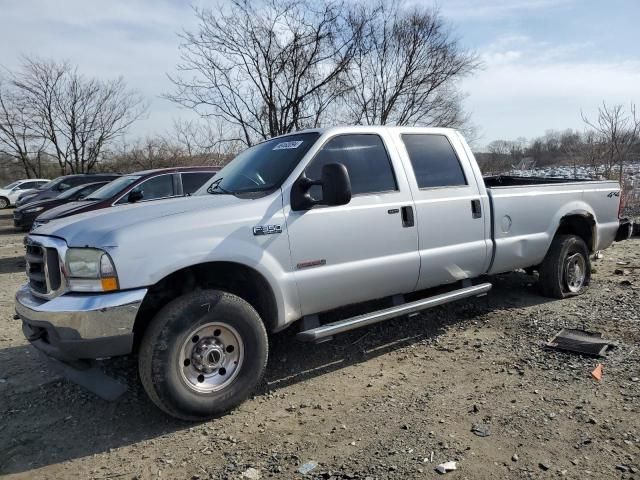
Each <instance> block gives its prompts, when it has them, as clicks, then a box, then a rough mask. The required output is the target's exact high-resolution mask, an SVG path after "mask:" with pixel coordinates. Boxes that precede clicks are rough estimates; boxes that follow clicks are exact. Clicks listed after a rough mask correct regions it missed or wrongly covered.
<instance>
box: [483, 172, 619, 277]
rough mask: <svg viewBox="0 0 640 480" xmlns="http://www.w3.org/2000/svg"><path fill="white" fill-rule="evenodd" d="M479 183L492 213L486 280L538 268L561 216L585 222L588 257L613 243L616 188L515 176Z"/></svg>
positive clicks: (589, 182)
mask: <svg viewBox="0 0 640 480" xmlns="http://www.w3.org/2000/svg"><path fill="white" fill-rule="evenodd" d="M484 182H485V186H486V187H487V195H488V197H489V202H490V207H491V213H492V215H491V237H492V240H493V249H494V251H493V257H492V262H491V266H490V267H489V273H491V274H495V273H502V272H507V271H510V270H513V269H514V268H525V267H529V266H534V265H538V264H539V263H540V262H541V261H542V259H543V258H544V256H545V254H546V252H547V250H548V248H549V245H550V244H551V240H552V239H553V236H554V235H555V232H556V231H557V229H558V227H559V225H560V221H561V219H562V218H563V217H566V216H571V215H575V216H579V217H581V218H585V219H586V220H587V221H588V224H589V229H590V230H592V232H593V244H592V245H589V247H590V249H591V250H592V251H594V250H600V249H604V248H607V247H608V246H609V245H610V244H611V243H612V242H613V240H614V238H615V235H616V231H617V229H618V226H619V222H618V205H619V195H620V186H619V185H618V183H617V182H612V181H608V180H604V181H603V180H587V179H563V178H547V177H515V176H497V177H486V178H485V179H484Z"/></svg>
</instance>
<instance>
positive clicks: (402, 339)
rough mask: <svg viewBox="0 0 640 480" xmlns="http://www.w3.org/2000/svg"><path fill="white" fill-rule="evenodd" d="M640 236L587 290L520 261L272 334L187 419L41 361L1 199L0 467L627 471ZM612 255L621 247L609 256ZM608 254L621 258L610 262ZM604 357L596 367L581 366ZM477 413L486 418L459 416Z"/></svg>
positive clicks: (634, 399)
mask: <svg viewBox="0 0 640 480" xmlns="http://www.w3.org/2000/svg"><path fill="white" fill-rule="evenodd" d="M639 247H640V239H638V238H636V239H633V240H630V241H628V242H624V243H621V244H616V245H614V247H612V248H611V249H609V250H607V251H605V252H604V258H603V259H601V260H597V261H595V263H594V266H595V273H594V275H593V281H592V285H591V288H590V289H589V291H588V292H587V293H586V294H585V295H583V296H580V297H577V298H573V299H569V300H564V301H551V300H549V299H546V298H543V297H541V296H539V295H538V294H537V293H536V290H535V285H534V284H535V279H534V278H533V277H530V276H527V275H525V274H524V273H513V274H508V275H502V276H499V277H495V278H493V279H492V281H493V283H494V290H493V291H492V292H490V294H489V296H487V297H484V298H480V299H476V300H473V301H464V302H461V303H458V304H455V305H449V306H445V307H440V308H438V309H434V310H430V311H428V312H427V313H425V314H422V315H419V316H416V317H413V318H410V319H397V320H393V321H389V322H386V323H383V324H379V325H376V326H373V327H370V328H366V329H362V330H359V331H355V332H351V333H349V334H344V335H341V336H339V337H338V338H337V339H335V340H334V341H333V342H330V343H325V344H320V345H308V344H300V343H297V342H296V341H295V340H294V338H293V332H288V331H285V332H283V333H282V334H279V335H276V336H275V337H274V338H273V339H272V351H271V358H270V362H269V367H268V373H267V377H266V379H265V381H264V384H263V385H262V386H261V388H260V390H259V392H258V393H257V394H256V395H255V396H254V397H253V398H251V399H250V400H248V401H247V402H245V403H244V404H243V405H242V406H240V407H239V408H238V409H237V410H235V411H233V412H232V413H230V414H228V415H226V416H224V417H222V418H219V419H217V420H213V421H210V422H206V423H201V424H189V423H183V422H179V421H175V420H172V419H170V418H168V417H166V416H164V415H163V414H162V413H161V412H159V411H158V410H157V409H156V408H155V407H154V406H153V405H152V404H151V402H150V401H149V400H148V399H147V398H146V396H145V394H144V392H143V391H142V389H141V388H140V387H139V386H138V385H137V383H136V380H137V377H136V370H135V361H134V360H133V359H121V360H119V363H120V366H121V368H122V372H123V375H124V376H125V377H126V378H127V380H128V381H129V382H130V383H131V385H132V387H131V388H130V390H129V392H128V393H127V394H126V395H125V396H124V397H123V398H121V399H120V400H119V401H117V402H113V403H108V402H105V401H102V400H100V399H98V398H96V397H95V396H93V395H92V394H91V393H88V392H86V391H84V390H83V389H82V388H80V387H78V386H76V385H73V384H71V383H69V382H67V381H66V380H63V379H61V378H60V377H58V376H56V374H54V373H52V372H51V371H50V370H49V369H48V367H47V365H46V362H45V361H44V360H42V359H41V358H40V357H39V355H38V354H37V352H36V351H35V350H34V349H33V348H32V347H30V346H28V345H27V344H26V341H25V340H24V338H23V336H22V333H21V330H20V325H19V322H18V321H16V320H13V294H14V292H15V290H16V288H17V287H18V286H19V285H20V284H21V283H23V282H24V281H25V276H24V274H23V269H24V263H23V261H22V258H21V255H22V252H23V250H22V235H21V234H19V233H16V232H15V231H14V230H13V229H12V228H11V226H10V213H9V212H5V213H3V214H1V215H0V282H1V284H2V288H1V289H0V322H2V323H1V325H2V328H0V416H1V421H0V472H1V473H2V474H3V475H6V476H7V477H8V478H96V479H146V478H187V479H188V478H191V479H206V478H233V479H235V478H302V477H303V475H302V474H301V473H299V472H298V469H299V468H300V466H301V465H303V464H305V463H307V462H311V461H313V462H316V463H317V466H316V467H315V468H314V469H312V470H311V472H310V473H308V474H307V475H306V478H336V479H342V478H362V479H365V478H370V479H383V478H399V479H405V478H431V477H435V476H438V473H436V472H435V471H434V468H435V466H436V465H438V464H439V463H441V462H445V461H456V462H457V466H458V470H457V471H455V472H450V473H447V474H446V475H445V476H446V477H450V478H460V479H462V478H469V479H472V478H473V479H475V478H550V477H557V476H565V477H566V478H576V479H578V478H579V479H584V478H594V479H603V478H637V479H640V473H639V472H640V449H639V447H640V380H639V377H640V369H639V363H638V360H639V359H640V345H639V343H640V330H639V328H638V325H639V322H640V320H639V316H640V315H639V313H638V312H640V295H639V292H640V268H630V267H634V266H635V267H640V248H639ZM619 262H629V263H628V264H627V265H620V264H619ZM616 270H618V271H619V273H615V272H616ZM562 327H579V328H586V329H589V330H594V331H599V332H602V333H603V335H604V336H605V338H608V339H611V340H612V341H613V342H615V343H616V344H617V348H615V349H614V350H613V351H612V352H611V353H609V354H608V355H607V357H606V358H604V359H600V360H599V359H595V358H589V357H582V356H578V355H572V354H565V353H559V352H555V351H549V350H545V349H544V348H542V346H541V343H542V342H543V341H546V340H548V339H550V338H551V336H552V335H553V334H554V333H555V332H556V331H558V330H559V329H560V328H562ZM598 362H602V364H603V367H604V375H603V378H602V381H600V382H596V381H594V380H593V379H592V378H591V375H590V372H591V371H592V370H593V369H594V367H595V366H596V365H597V363H598ZM474 425H476V426H477V427H478V429H479V430H481V431H484V432H485V433H488V434H489V435H488V436H478V435H476V434H474V433H473V432H472V431H471V430H472V428H473V426H474Z"/></svg>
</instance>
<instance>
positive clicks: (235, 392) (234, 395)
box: [138, 290, 269, 421]
mask: <svg viewBox="0 0 640 480" xmlns="http://www.w3.org/2000/svg"><path fill="white" fill-rule="evenodd" d="M212 322H213V323H216V324H224V325H227V326H229V327H230V328H231V329H232V330H234V331H235V332H236V333H237V334H238V335H239V337H240V338H241V340H242V348H239V349H238V350H242V351H243V358H242V359H240V363H239V365H238V367H237V372H236V373H235V376H234V377H233V378H232V379H231V380H230V383H229V384H228V385H226V386H224V387H223V388H222V389H221V390H218V391H213V392H205V393H203V392H196V391H194V389H193V388H194V387H193V385H191V386H190V385H189V380H188V379H187V378H186V377H185V375H184V374H183V373H182V372H183V368H182V367H181V365H182V362H185V368H187V367H186V361H185V360H183V359H182V356H184V355H183V352H184V350H183V349H184V347H185V346H186V345H188V342H187V340H188V339H189V338H190V337H191V333H192V332H194V331H196V330H197V329H198V328H205V327H206V325H209V324H211V323H212ZM203 326H205V327H203ZM193 338H194V339H197V338H198V337H197V336H196V337H193ZM193 341H194V342H195V341H196V340H193ZM268 351H269V340H268V337H267V331H266V329H265V326H264V323H263V322H262V320H261V319H260V316H259V315H258V313H257V312H256V311H255V310H254V309H253V307H252V306H251V305H250V304H249V303H247V302H246V301H244V300H243V299H242V298H240V297H238V296H236V295H232V294H230V293H227V292H222V291H219V290H200V291H196V292H193V293H189V294H186V295H183V296H181V297H178V298H176V299H175V300H172V301H171V302H169V303H168V304H167V305H166V306H165V307H163V308H162V309H161V310H160V311H159V312H158V313H157V314H156V316H155V317H154V319H153V320H152V321H151V323H150V324H149V326H148V328H147V330H146V332H145V334H144V337H143V338H142V343H141V345H140V352H139V357H138V368H139V371H140V379H141V381H142V385H143V386H144V389H145V390H146V392H147V394H148V395H149V397H150V398H151V400H152V401H153V403H155V404H156V405H157V406H158V407H159V408H160V409H161V410H163V411H164V412H166V413H168V414H169V415H171V416H173V417H176V418H179V419H181V420H194V421H197V420H203V419H207V418H212V417H216V416H219V415H221V414H223V413H225V412H227V411H229V410H231V409H232V408H234V407H236V406H237V405H239V404H240V403H241V402H242V401H244V400H245V399H246V398H247V397H248V396H249V395H250V394H251V392H253V391H254V389H255V388H256V386H257V385H258V384H259V383H260V381H261V379H262V376H263V374H264V371H265V368H266V365H267V358H268ZM222 370H224V369H222V368H221V369H220V370H219V371H218V372H220V371H222ZM198 381H200V380H198Z"/></svg>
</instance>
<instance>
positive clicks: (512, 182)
mask: <svg viewBox="0 0 640 480" xmlns="http://www.w3.org/2000/svg"><path fill="white" fill-rule="evenodd" d="M591 181H598V180H591V179H589V178H559V177H518V176H512V175H495V176H490V177H484V185H485V186H486V187H487V188H494V187H519V186H527V185H553V184H558V183H576V182H591Z"/></svg>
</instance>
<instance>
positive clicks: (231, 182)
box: [16, 127, 631, 419]
mask: <svg viewBox="0 0 640 480" xmlns="http://www.w3.org/2000/svg"><path fill="white" fill-rule="evenodd" d="M619 203H620V187H619V185H618V183H616V182H611V181H585V180H577V179H576V180H558V179H549V178H518V177H508V176H498V177H490V178H484V179H483V177H482V175H481V172H480V169H479V168H478V165H477V164H476V161H475V159H474V156H473V154H472V153H471V150H470V149H469V146H468V145H467V143H466V142H465V140H464V139H463V137H462V136H461V135H460V134H459V133H458V132H456V131H455V130H451V129H441V128H405V127H339V128H328V129H312V130H304V131H301V132H297V133H293V134H289V135H285V136H281V137H277V138H273V139H271V140H267V141H265V142H263V143H260V144H258V145H255V146H253V147H251V148H249V149H247V150H245V151H244V152H242V153H241V154H239V155H238V156H237V157H236V158H235V159H234V160H233V161H231V162H230V163H229V164H228V165H227V166H226V167H224V168H223V169H222V170H221V171H220V172H219V173H218V175H217V176H215V177H214V178H213V179H212V180H211V181H210V182H208V183H207V184H205V185H204V186H203V187H202V189H201V190H200V191H198V192H197V194H196V195H194V196H192V197H190V198H178V199H170V200H164V201H161V202H153V203H149V204H146V205H143V204H139V205H122V206H117V207H116V208H111V209H105V210H104V211H99V212H91V213H88V214H80V215H77V216H72V217H68V218H64V219H60V220H57V221H54V222H51V223H49V224H45V225H42V226H39V227H37V228H36V229H35V230H34V231H32V232H31V234H30V235H29V236H28V237H27V238H26V260H27V276H28V280H29V282H28V284H26V285H25V286H24V287H22V288H21V289H20V290H19V291H18V292H17V294H16V312H17V318H20V319H21V320H22V322H23V330H24V333H25V335H26V337H27V338H28V340H29V341H30V342H31V343H32V344H33V345H34V346H35V347H36V348H38V349H39V350H41V351H43V352H44V353H46V354H47V355H48V356H49V357H51V358H53V359H56V360H57V361H58V362H62V363H63V364H64V365H66V366H67V367H69V368H74V370H73V371H76V372H80V373H78V374H77V375H75V376H73V378H76V379H78V378H81V376H82V375H81V370H79V368H81V365H79V362H80V363H84V362H86V361H88V360H92V359H101V358H105V357H114V356H119V355H127V354H131V353H134V352H135V353H137V355H138V364H139V373H140V378H141V380H142V383H143V385H144V388H145V390H146V391H147V393H148V394H149V396H150V398H151V399H152V400H153V402H154V403H155V404H156V405H157V406H158V407H160V408H161V409H162V410H164V411H165V412H167V413H168V414H170V415H173V416H175V417H178V418H182V419H202V418H208V417H212V416H215V415H219V414H221V413H223V412H225V411H227V410H229V409H231V408H233V407H234V406H236V405H238V404H239V403H240V402H241V401H242V400H243V399H244V398H246V397H247V396H248V395H249V394H250V393H251V392H252V391H253V390H254V388H255V387H256V385H257V384H258V383H259V382H260V380H261V378H262V375H263V373H264V370H265V367H266V364H267V356H268V350H269V335H270V334H272V333H274V332H278V331H280V330H283V329H284V328H286V327H289V326H291V325H294V324H295V325H298V326H299V333H298V334H297V337H298V339H300V340H303V341H315V342H319V341H323V340H326V339H329V338H331V337H332V336H334V335H336V334H339V333H341V332H344V331H347V330H351V329H354V328H358V327H362V326H365V325H369V324H372V323H375V322H379V321H382V320H385V319H388V318H392V317H397V316H401V315H407V314H410V313H413V312H416V311H419V310H423V309H425V308H429V307H432V306H435V305H440V304H443V303H447V302H451V301H454V300H459V299H463V298H468V297H473V296H479V295H483V294H486V293H487V291H488V290H489V289H490V288H491V284H490V283H488V282H487V281H486V280H485V281H479V282H478V281H476V282H474V281H473V280H475V279H478V278H480V277H482V278H485V277H484V276H485V275H486V274H497V273H501V272H508V271H512V270H514V269H520V268H525V269H530V270H536V271H537V272H538V274H539V283H540V289H541V292H542V293H543V294H544V295H547V296H550V297H554V298H564V297H568V296H572V295H578V294H580V293H582V292H583V291H584V289H585V288H586V287H587V285H588V284H589V280H590V268H591V265H590V255H591V254H593V253H594V252H595V251H597V250H602V249H604V248H607V247H608V246H609V245H611V243H612V242H613V241H614V240H623V239H625V238H627V237H628V236H629V235H630V231H631V226H630V224H629V223H628V222H626V221H621V220H620V219H619V212H618V209H619ZM442 286H448V288H445V289H444V293H443V288H440V289H438V294H433V288H432V287H442ZM430 289H431V290H430ZM416 292H419V293H416ZM429 292H432V293H429ZM407 294H411V298H410V299H408V298H407V297H406V295H407ZM374 299H376V300H377V299H381V300H385V301H387V302H388V303H387V306H386V307H384V308H382V309H380V304H381V303H384V302H375V303H376V305H377V307H376V308H377V309H375V310H373V311H371V310H369V311H367V312H366V313H363V314H360V315H358V316H355V317H347V318H341V319H340V320H337V321H336V320H334V321H332V322H330V323H326V322H324V321H323V319H324V318H326V315H325V314H326V313H327V312H331V314H332V316H333V317H334V318H335V316H336V312H338V313H339V312H340V311H341V310H340V309H341V307H344V306H347V305H353V304H361V306H363V305H364V306H366V305H369V304H371V303H374V302H370V301H371V300H374ZM408 321H410V320H408Z"/></svg>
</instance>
